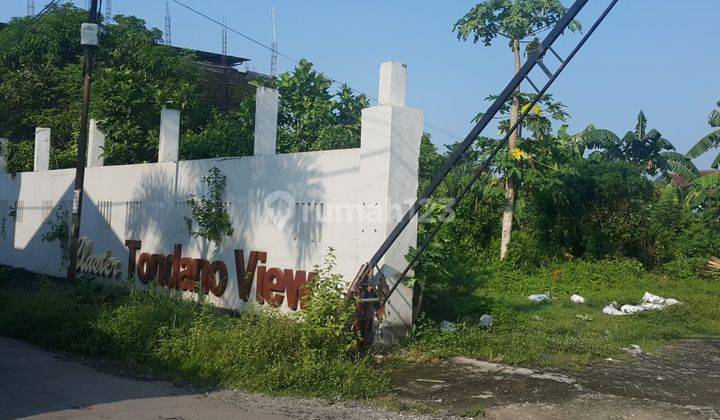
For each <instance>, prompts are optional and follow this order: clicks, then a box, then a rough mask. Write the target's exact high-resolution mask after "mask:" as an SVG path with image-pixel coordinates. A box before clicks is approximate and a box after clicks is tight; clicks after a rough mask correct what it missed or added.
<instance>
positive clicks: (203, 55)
mask: <svg viewBox="0 0 720 420" xmlns="http://www.w3.org/2000/svg"><path fill="white" fill-rule="evenodd" d="M173 48H175V49H176V50H177V51H181V52H187V53H193V54H195V56H196V57H197V59H198V61H200V62H202V63H207V64H210V65H214V66H222V65H223V55H222V54H218V53H214V52H209V51H200V50H193V49H190V48H181V47H173ZM225 58H226V59H227V61H226V63H227V66H228V67H235V66H238V65H240V64H242V63H244V62H246V61H250V59H249V58H245V57H238V56H234V55H226V56H225Z"/></svg>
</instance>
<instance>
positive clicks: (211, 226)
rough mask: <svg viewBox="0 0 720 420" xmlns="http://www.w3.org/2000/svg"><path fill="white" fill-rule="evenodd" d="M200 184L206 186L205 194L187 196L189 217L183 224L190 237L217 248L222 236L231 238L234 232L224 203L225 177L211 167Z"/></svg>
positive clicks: (218, 170)
mask: <svg viewBox="0 0 720 420" xmlns="http://www.w3.org/2000/svg"><path fill="white" fill-rule="evenodd" d="M202 182H203V183H204V184H206V185H207V194H202V195H200V196H199V197H198V196H195V195H194V194H190V195H189V196H188V199H187V201H186V203H187V205H188V207H189V208H190V212H191V217H185V223H186V224H187V228H188V232H190V234H191V235H193V236H195V237H196V238H203V239H206V240H208V241H212V242H214V243H215V245H216V246H219V245H220V242H221V241H222V238H223V237H224V236H232V234H233V233H234V232H235V229H233V227H232V223H231V222H230V214H229V213H228V209H227V207H228V205H227V203H226V202H225V201H224V198H225V190H226V189H227V177H226V176H225V175H224V174H223V173H222V171H220V169H218V168H217V167H214V166H213V167H212V168H211V169H210V170H209V171H208V174H207V176H205V177H204V178H203V180H202Z"/></svg>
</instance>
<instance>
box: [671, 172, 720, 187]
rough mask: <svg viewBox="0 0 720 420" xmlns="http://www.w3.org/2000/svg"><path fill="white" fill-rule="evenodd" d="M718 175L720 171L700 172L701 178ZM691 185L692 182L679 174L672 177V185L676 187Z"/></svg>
mask: <svg viewBox="0 0 720 420" xmlns="http://www.w3.org/2000/svg"><path fill="white" fill-rule="evenodd" d="M716 173H720V170H718V169H708V170H704V171H700V176H703V175H707V174H716ZM689 183H690V181H688V180H687V179H685V178H683V177H681V176H680V175H678V174H673V176H672V184H673V185H675V186H676V187H679V186H683V185H687V184H689Z"/></svg>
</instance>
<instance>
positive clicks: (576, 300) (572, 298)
mask: <svg viewBox="0 0 720 420" xmlns="http://www.w3.org/2000/svg"><path fill="white" fill-rule="evenodd" d="M570 301H571V302H572V303H575V304H580V305H582V304H584V303H585V298H584V297H582V296H580V295H572V296H570Z"/></svg>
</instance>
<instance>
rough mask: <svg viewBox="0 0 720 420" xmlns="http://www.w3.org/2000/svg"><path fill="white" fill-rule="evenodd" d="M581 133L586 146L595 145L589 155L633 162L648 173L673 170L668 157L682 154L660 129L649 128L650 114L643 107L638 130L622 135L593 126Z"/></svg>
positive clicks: (591, 157)
mask: <svg viewBox="0 0 720 420" xmlns="http://www.w3.org/2000/svg"><path fill="white" fill-rule="evenodd" d="M581 136H582V140H583V142H584V143H585V146H586V147H587V149H589V150H593V149H594V151H593V152H592V153H590V155H589V156H588V157H589V158H590V159H597V160H615V161H621V162H630V163H632V164H634V165H636V166H638V167H640V168H642V170H643V171H644V172H645V173H647V174H648V175H656V174H658V173H662V172H666V171H670V170H671V169H672V168H671V164H670V162H669V161H668V160H669V159H670V160H673V159H676V158H678V159H679V158H680V157H682V155H681V154H680V153H677V152H675V146H673V144H672V143H670V141H669V140H667V139H666V138H664V137H663V136H662V134H660V132H659V131H658V130H656V129H652V130H649V131H648V129H647V118H645V114H644V113H643V112H642V111H640V113H639V114H638V118H637V124H636V125H635V130H633V131H628V132H627V133H626V134H625V136H623V137H622V138H620V137H619V136H618V135H617V134H615V133H613V132H612V131H610V130H606V129H602V128H595V127H593V126H590V127H588V128H587V129H585V131H583V132H582V134H581ZM676 155H678V156H676Z"/></svg>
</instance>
